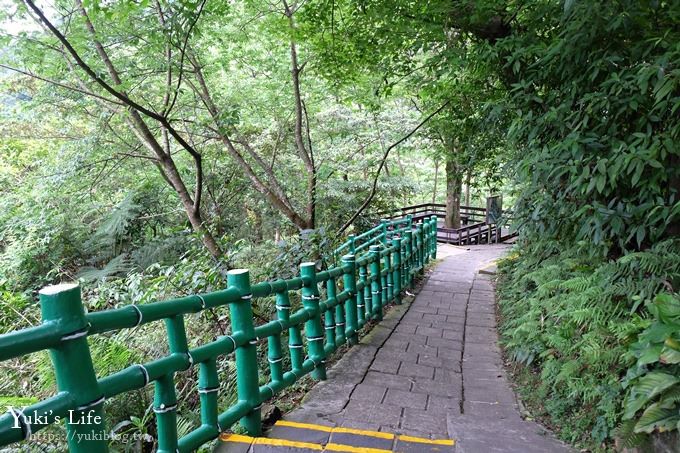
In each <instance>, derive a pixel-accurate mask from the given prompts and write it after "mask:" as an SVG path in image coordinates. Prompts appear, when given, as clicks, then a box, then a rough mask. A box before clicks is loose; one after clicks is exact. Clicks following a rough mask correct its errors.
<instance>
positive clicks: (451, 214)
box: [444, 154, 463, 228]
mask: <svg viewBox="0 0 680 453" xmlns="http://www.w3.org/2000/svg"><path fill="white" fill-rule="evenodd" d="M462 183H463V175H462V174H461V171H460V166H459V165H458V161H457V160H456V156H455V154H449V155H448V156H446V218H445V219H444V224H445V226H446V228H460V194H461V186H462Z"/></svg>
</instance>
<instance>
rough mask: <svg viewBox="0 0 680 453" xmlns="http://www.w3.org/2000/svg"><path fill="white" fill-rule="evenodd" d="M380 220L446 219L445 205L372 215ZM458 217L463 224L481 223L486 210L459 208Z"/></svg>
mask: <svg viewBox="0 0 680 453" xmlns="http://www.w3.org/2000/svg"><path fill="white" fill-rule="evenodd" d="M374 215H375V216H377V217H380V218H381V219H388V220H392V219H398V218H403V217H406V216H409V215H410V216H411V217H412V219H413V220H414V221H418V220H421V219H425V218H428V217H430V216H433V215H436V216H437V217H438V218H440V219H443V218H444V217H446V205H445V204H443V203H423V204H416V205H412V206H404V207H402V208H397V209H391V210H388V211H381V212H377V213H375V214H374ZM460 216H461V220H462V221H463V223H464V224H467V223H469V222H471V221H472V222H483V221H485V220H486V208H479V207H475V206H461V207H460Z"/></svg>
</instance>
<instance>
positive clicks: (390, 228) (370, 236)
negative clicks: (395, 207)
mask: <svg viewBox="0 0 680 453" xmlns="http://www.w3.org/2000/svg"><path fill="white" fill-rule="evenodd" d="M412 218H413V216H411V215H408V216H406V217H404V218H402V219H397V220H381V221H380V223H379V224H377V225H376V226H374V227H373V228H371V229H370V230H368V231H365V232H363V233H361V234H360V235H358V236H357V235H354V234H350V235H349V236H348V239H347V241H345V242H344V243H343V244H342V245H341V246H340V247H338V248H337V249H335V250H334V252H333V253H334V257H335V262H336V263H337V260H338V258H339V257H340V256H342V254H343V253H351V254H354V255H356V254H357V253H359V252H361V251H364V250H366V249H368V248H369V247H370V246H372V245H380V244H382V245H386V244H387V243H388V242H389V241H390V239H392V238H393V237H396V236H401V235H404V234H405V233H406V232H407V231H413V220H412ZM429 221H432V218H430V219H429ZM426 223H427V222H426ZM428 225H429V223H428ZM435 227H436V225H435Z"/></svg>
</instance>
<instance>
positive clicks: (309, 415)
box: [269, 245, 571, 453]
mask: <svg viewBox="0 0 680 453" xmlns="http://www.w3.org/2000/svg"><path fill="white" fill-rule="evenodd" d="M506 248H507V246H505V245H481V246H471V247H470V248H469V250H465V249H463V248H454V247H451V246H442V247H440V253H439V257H440V258H442V257H443V260H442V261H441V262H439V263H438V264H437V266H436V268H435V269H434V271H433V272H432V273H431V274H430V276H429V279H428V280H427V282H426V283H425V284H424V286H423V287H422V289H421V291H420V292H419V293H418V295H417V297H416V299H415V300H414V301H413V302H412V303H411V304H410V305H407V304H404V305H401V306H397V307H395V308H394V309H393V310H391V312H390V313H389V314H388V315H387V316H386V317H385V319H384V321H383V322H381V323H380V324H379V325H378V326H376V327H375V328H374V329H373V330H372V332H371V333H370V334H369V335H367V336H366V337H365V338H364V339H363V340H362V342H361V344H360V345H358V346H356V347H354V348H352V349H351V350H350V351H349V352H348V353H347V354H346V355H345V356H343V357H342V359H340V360H339V362H338V363H337V364H336V365H335V366H334V367H333V368H332V369H331V370H329V373H328V374H329V376H328V377H329V379H328V380H327V381H325V382H323V383H320V384H317V385H316V386H315V387H314V389H313V390H312V391H311V392H310V393H309V394H308V395H307V397H306V398H305V400H304V402H303V404H302V405H301V407H300V408H298V409H296V410H295V411H293V412H292V413H291V414H288V415H287V416H286V417H285V418H286V420H289V421H294V422H301V423H312V424H316V425H324V426H338V427H345V428H354V429H361V430H370V431H380V432H386V433H395V434H397V435H399V434H403V435H408V436H418V437H421V438H429V439H442V438H451V439H455V440H456V445H455V447H454V448H455V451H456V452H464V453H478V452H479V453H487V452H522V453H533V452H536V453H539V452H541V453H543V452H568V451H571V450H570V449H569V448H567V447H566V446H565V445H563V444H561V443H560V442H558V441H556V440H554V439H553V437H552V436H551V435H550V434H549V433H548V432H546V431H545V429H543V428H542V427H541V426H539V425H538V424H536V423H533V422H527V421H524V420H522V419H521V418H520V415H519V411H518V409H517V402H516V399H515V395H514V393H513V391H512V389H511V388H510V386H509V383H508V381H507V379H506V375H505V372H504V370H503V363H502V358H501V354H500V349H499V347H498V345H497V341H498V334H497V332H496V318H495V302H494V292H493V286H492V284H491V281H490V276H489V275H486V274H480V273H479V270H480V269H482V268H484V267H485V266H488V265H489V264H490V263H491V262H492V261H493V260H495V259H496V258H498V257H499V256H501V255H502V253H503V252H504V251H505V250H506ZM447 255H448V256H447ZM285 429H286V428H285V427H279V426H275V427H274V429H273V430H272V432H271V433H270V434H269V436H270V437H277V436H278V435H284V434H286V433H284V432H283V431H285ZM277 430H278V433H277ZM331 436H332V434H331ZM395 439H396V437H395ZM300 440H307V441H309V440H310V439H300ZM311 440H312V441H314V442H320V443H324V441H323V440H319V439H311ZM328 441H330V442H333V438H332V437H331V438H330V440H328ZM376 442H377V441H376ZM365 446H366V447H374V448H386V447H384V446H379V445H374V444H370V443H369V444H367V445H365ZM394 448H395V449H396V445H395V446H394ZM423 448H424V447H423ZM416 451H418V449H416ZM420 451H425V450H424V449H423V450H420Z"/></svg>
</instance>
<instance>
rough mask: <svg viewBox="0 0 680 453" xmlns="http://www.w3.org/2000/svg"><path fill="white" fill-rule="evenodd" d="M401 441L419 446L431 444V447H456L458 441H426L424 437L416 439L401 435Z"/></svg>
mask: <svg viewBox="0 0 680 453" xmlns="http://www.w3.org/2000/svg"><path fill="white" fill-rule="evenodd" d="M399 440H401V441H404V442H414V443H419V444H430V445H451V446H453V445H455V444H456V441H455V440H454V439H425V438H423V437H414V436H407V435H401V436H399Z"/></svg>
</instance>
